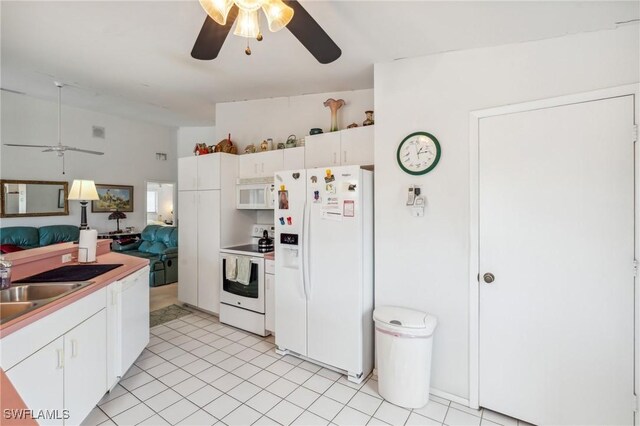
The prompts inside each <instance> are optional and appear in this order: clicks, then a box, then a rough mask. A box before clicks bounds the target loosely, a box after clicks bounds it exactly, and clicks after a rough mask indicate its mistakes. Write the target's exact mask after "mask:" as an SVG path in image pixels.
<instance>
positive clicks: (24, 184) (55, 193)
mask: <svg viewBox="0 0 640 426" xmlns="http://www.w3.org/2000/svg"><path fill="white" fill-rule="evenodd" d="M0 185H1V186H2V193H1V204H0V205H1V207H2V209H1V212H0V213H1V214H0V217H29V216H68V215H69V202H68V201H67V196H68V195H69V187H68V185H69V184H68V182H53V181H40V180H10V179H2V180H0Z"/></svg>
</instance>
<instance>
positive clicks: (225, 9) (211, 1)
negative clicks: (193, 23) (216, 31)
mask: <svg viewBox="0 0 640 426" xmlns="http://www.w3.org/2000/svg"><path fill="white" fill-rule="evenodd" d="M200 6H202V8H203V9H204V11H205V12H207V15H209V16H210V17H211V19H213V20H214V21H216V22H217V23H218V24H220V25H225V24H226V23H227V16H228V15H229V11H230V10H231V7H233V0H200Z"/></svg>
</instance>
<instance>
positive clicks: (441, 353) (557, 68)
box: [375, 25, 640, 399]
mask: <svg viewBox="0 0 640 426" xmlns="http://www.w3.org/2000/svg"><path fill="white" fill-rule="evenodd" d="M638 40H639V28H638V25H628V26H624V27H621V28H619V29H617V30H611V31H601V32H593V33H584V34H578V35H571V36H567V37H562V38H556V39H548V40H542V41H536V42H530V43H522V44H515V45H505V46H499V47H493V48H484V49H474V50H467V51H459V52H450V53H444V54H438V55H433V56H427V57H421V58H411V59H403V60H398V61H394V62H391V63H384V64H377V65H376V66H375V111H376V126H375V132H376V133H375V169H376V179H375V181H376V187H375V190H376V192H375V194H376V201H375V202H376V209H375V219H376V223H375V226H376V228H375V229H376V238H375V240H376V271H375V272H376V305H378V306H380V305H399V306H407V307H412V308H416V309H421V310H424V311H428V312H431V313H433V314H435V315H436V316H437V317H438V320H439V325H438V329H437V330H436V333H435V341H434V354H433V368H432V371H433V376H432V387H433V388H435V389H438V390H441V391H445V392H448V393H450V394H453V395H456V396H459V397H462V398H464V399H466V398H468V395H469V379H468V374H469V372H468V287H467V286H468V262H469V164H468V163H469V148H468V147H469V112H470V111H473V110H478V109H484V108H489V107H496V106H501V105H507V104H513V103H520V102H525V101H531V100H535V99H544V98H549V97H555V96H561V95H565V94H571V93H579V92H585V91H590V90H596V89H600V88H606V87H612V86H618V85H623V84H629V83H635V82H638V78H639V74H640V72H639V71H640V69H639V57H638V52H639V41H638ZM419 130H423V131H428V132H430V133H432V134H434V135H435V136H436V137H437V138H438V139H439V141H440V144H441V146H442V158H441V160H440V163H439V164H438V166H437V167H436V168H435V169H434V171H432V172H431V173H429V174H427V175H426V176H423V177H411V176H409V175H407V174H404V173H403V172H402V171H401V170H400V168H399V167H398V165H397V163H396V149H397V146H398V143H399V142H400V141H401V140H402V139H403V138H404V137H405V136H406V135H408V134H409V133H411V132H415V131H419ZM411 184H419V185H421V186H422V190H423V193H424V194H425V195H426V199H427V207H426V211H425V216H424V217H423V218H413V217H411V216H410V212H409V210H408V209H407V208H406V207H404V203H405V201H406V194H407V187H408V186H409V185H411ZM523 272H524V271H523ZM540 314H541V315H543V314H544V312H541V313H540ZM508 320H509V319H508V318H505V321H508ZM514 391H517V389H516V390H514Z"/></svg>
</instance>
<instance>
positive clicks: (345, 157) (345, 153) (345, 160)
mask: <svg viewBox="0 0 640 426" xmlns="http://www.w3.org/2000/svg"><path fill="white" fill-rule="evenodd" d="M342 152H343V153H344V163H345V164H346V163H347V151H346V150H345V151H342Z"/></svg>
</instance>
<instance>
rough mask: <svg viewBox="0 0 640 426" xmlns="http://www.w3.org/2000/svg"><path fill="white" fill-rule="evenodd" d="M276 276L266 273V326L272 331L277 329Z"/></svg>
mask: <svg viewBox="0 0 640 426" xmlns="http://www.w3.org/2000/svg"><path fill="white" fill-rule="evenodd" d="M275 281H276V276H275V275H271V274H265V275H264V285H265V288H266V289H265V296H266V298H265V307H264V328H265V329H267V330H268V331H270V332H272V333H273V332H274V331H275V330H276V292H275V290H276V289H275Z"/></svg>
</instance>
